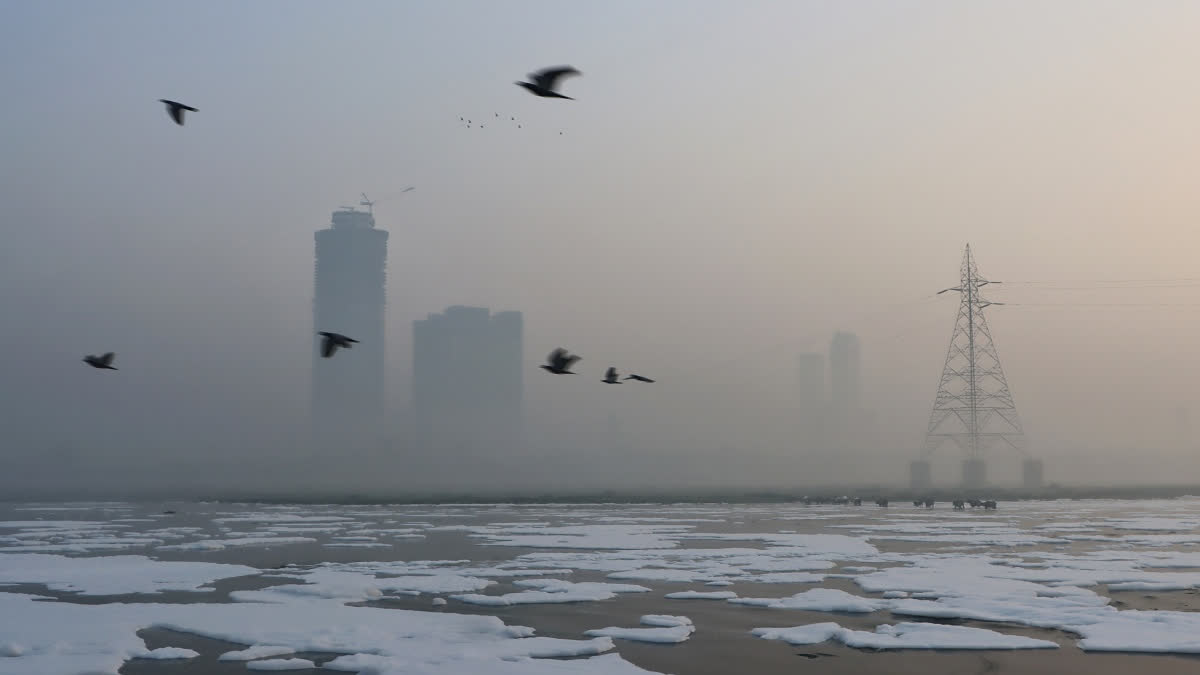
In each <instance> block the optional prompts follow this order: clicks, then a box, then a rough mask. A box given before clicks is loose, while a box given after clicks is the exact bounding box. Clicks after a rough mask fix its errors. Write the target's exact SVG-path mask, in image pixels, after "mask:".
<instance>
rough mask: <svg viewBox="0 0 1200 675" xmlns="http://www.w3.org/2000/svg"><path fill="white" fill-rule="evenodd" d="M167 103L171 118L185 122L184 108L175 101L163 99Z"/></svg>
mask: <svg viewBox="0 0 1200 675" xmlns="http://www.w3.org/2000/svg"><path fill="white" fill-rule="evenodd" d="M163 102H164V103H166V104H167V113H168V114H170V115H171V119H173V120H175V123H176V124H183V109H182V106H180V105H179V104H178V103H176V102H174V101H163Z"/></svg>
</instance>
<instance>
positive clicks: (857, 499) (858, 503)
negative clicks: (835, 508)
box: [854, 497, 862, 506]
mask: <svg viewBox="0 0 1200 675" xmlns="http://www.w3.org/2000/svg"><path fill="white" fill-rule="evenodd" d="M854 505H855V506H862V497H855V498H854Z"/></svg>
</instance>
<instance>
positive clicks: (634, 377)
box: [625, 374, 654, 382]
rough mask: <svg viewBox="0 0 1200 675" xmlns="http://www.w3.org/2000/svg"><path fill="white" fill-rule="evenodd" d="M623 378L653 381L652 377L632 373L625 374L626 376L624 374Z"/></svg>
mask: <svg viewBox="0 0 1200 675" xmlns="http://www.w3.org/2000/svg"><path fill="white" fill-rule="evenodd" d="M625 379H627V380H637V381H638V382H653V381H654V380H652V379H650V378H648V377H642V376H641V375H632V374H631V375H626V376H625Z"/></svg>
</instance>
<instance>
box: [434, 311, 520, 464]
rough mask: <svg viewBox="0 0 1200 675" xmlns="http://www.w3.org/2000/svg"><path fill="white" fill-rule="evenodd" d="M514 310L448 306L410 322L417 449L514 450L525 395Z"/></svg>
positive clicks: (474, 452)
mask: <svg viewBox="0 0 1200 675" xmlns="http://www.w3.org/2000/svg"><path fill="white" fill-rule="evenodd" d="M523 331H524V320H523V318H522V316H521V313H520V312H497V313H495V314H491V313H489V311H488V309H487V308H485V307H462V306H455V307H448V308H446V310H445V311H444V312H443V313H441V314H430V315H429V316H428V318H425V319H420V320H418V321H414V322H413V424H414V432H415V440H416V445H417V448H418V450H420V451H422V452H426V453H428V452H429V451H437V452H439V453H441V454H442V455H446V453H449V454H450V455H459V456H473V455H477V454H479V453H486V454H488V455H489V456H493V457H494V456H496V455H498V454H499V453H500V451H504V450H512V449H515V448H516V447H517V446H518V445H519V443H520V435H521V416H522V400H523V397H524V369H523V350H524V347H523V339H522V334H523Z"/></svg>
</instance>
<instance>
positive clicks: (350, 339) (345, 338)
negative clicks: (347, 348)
mask: <svg viewBox="0 0 1200 675" xmlns="http://www.w3.org/2000/svg"><path fill="white" fill-rule="evenodd" d="M342 339H343V340H345V341H346V342H353V343H354V344H358V340H355V339H354V338H350V337H346V336H345V335H343V336H342Z"/></svg>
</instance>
